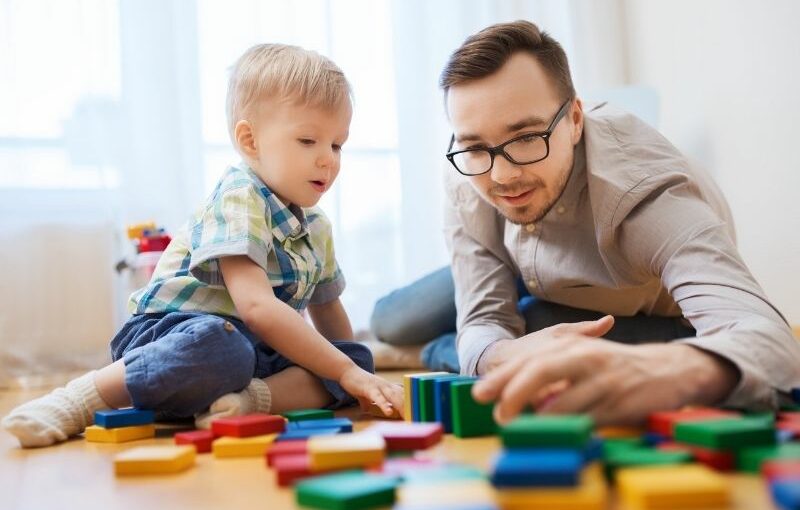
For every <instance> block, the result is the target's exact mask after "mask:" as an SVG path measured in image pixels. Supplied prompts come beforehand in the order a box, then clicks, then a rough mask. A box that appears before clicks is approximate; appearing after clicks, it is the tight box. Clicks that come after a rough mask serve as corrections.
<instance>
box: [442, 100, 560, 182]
mask: <svg viewBox="0 0 800 510" xmlns="http://www.w3.org/2000/svg"><path fill="white" fill-rule="evenodd" d="M571 103H572V99H568V100H567V101H566V102H565V103H564V104H562V105H561V108H559V109H558V112H557V113H556V116H555V117H553V122H551V123H550V125H549V126H548V127H547V129H546V130H544V131H540V132H536V133H526V134H524V135H520V136H517V137H514V138H512V139H511V140H508V141H506V142H503V143H501V144H500V145H497V146H496V147H476V148H474V149H464V150H460V151H452V149H453V144H455V141H456V137H455V135H453V136H451V137H450V146H449V147H447V154H445V157H446V158H447V159H448V160H449V161H450V163H451V164H452V165H453V166H454V167H455V169H456V170H458V171H459V172H460V173H461V174H463V175H481V174H485V173H486V172H488V171H490V170H491V169H492V167H493V166H494V158H495V156H497V155H498V154H499V155H502V156H503V157H504V158H506V159H507V160H508V161H510V162H511V163H513V164H515V165H530V164H531V163H536V162H538V161H542V160H543V159H545V158H547V156H549V155H550V136H552V134H553V130H554V129H555V128H556V126H557V125H558V122H559V121H560V120H561V119H562V118H563V117H564V115H566V113H567V111H569V105H570V104H571ZM451 151H452V152H451Z"/></svg>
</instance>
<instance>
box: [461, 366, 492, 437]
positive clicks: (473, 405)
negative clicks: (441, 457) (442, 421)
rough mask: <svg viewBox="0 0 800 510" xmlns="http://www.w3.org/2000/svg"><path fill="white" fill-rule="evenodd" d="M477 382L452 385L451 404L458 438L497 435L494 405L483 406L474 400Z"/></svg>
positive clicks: (471, 381) (462, 382)
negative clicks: (473, 391)
mask: <svg viewBox="0 0 800 510" xmlns="http://www.w3.org/2000/svg"><path fill="white" fill-rule="evenodd" d="M475 382H476V380H470V381H453V382H452V383H450V404H451V409H452V410H451V413H452V419H453V434H454V435H455V436H456V437H461V438H464V437H477V436H489V435H492V434H496V433H497V423H496V422H495V421H494V417H493V416H492V410H493V409H494V404H492V403H488V404H481V403H479V402H476V401H475V399H474V398H472V387H473V386H474V385H475Z"/></svg>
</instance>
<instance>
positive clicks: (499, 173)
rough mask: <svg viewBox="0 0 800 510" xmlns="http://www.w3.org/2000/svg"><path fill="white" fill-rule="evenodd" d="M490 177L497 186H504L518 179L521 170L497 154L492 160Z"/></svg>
mask: <svg viewBox="0 0 800 510" xmlns="http://www.w3.org/2000/svg"><path fill="white" fill-rule="evenodd" d="M490 175H491V177H492V180H493V181H494V182H496V183H497V184H506V183H508V182H511V181H513V180H515V179H518V178H519V177H520V176H521V175H522V168H520V167H519V165H515V164H514V163H512V162H511V161H509V160H507V159H506V158H504V157H503V155H502V154H498V155H497V156H495V158H494V165H492V171H491V172H490Z"/></svg>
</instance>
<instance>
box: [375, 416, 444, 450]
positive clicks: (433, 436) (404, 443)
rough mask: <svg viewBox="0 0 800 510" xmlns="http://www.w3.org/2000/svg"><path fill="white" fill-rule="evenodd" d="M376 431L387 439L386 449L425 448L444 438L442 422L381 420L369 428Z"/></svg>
mask: <svg viewBox="0 0 800 510" xmlns="http://www.w3.org/2000/svg"><path fill="white" fill-rule="evenodd" d="M366 430H367V431H369V432H375V433H377V434H379V435H380V436H382V437H383V439H384V441H386V449H387V450H389V451H397V450H424V449H426V448H429V447H431V446H433V445H435V444H436V443H438V442H439V441H441V440H442V433H443V431H442V424H441V423H405V422H403V423H396V422H388V421H385V422H379V423H376V424H375V425H372V426H371V427H369V428H368V429H366Z"/></svg>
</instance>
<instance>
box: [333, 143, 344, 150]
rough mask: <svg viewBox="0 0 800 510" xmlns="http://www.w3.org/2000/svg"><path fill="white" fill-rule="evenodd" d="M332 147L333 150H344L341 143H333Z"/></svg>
mask: <svg viewBox="0 0 800 510" xmlns="http://www.w3.org/2000/svg"><path fill="white" fill-rule="evenodd" d="M331 148H333V152H342V146H341V145H339V144H336V143H335V144H333V145H331Z"/></svg>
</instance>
